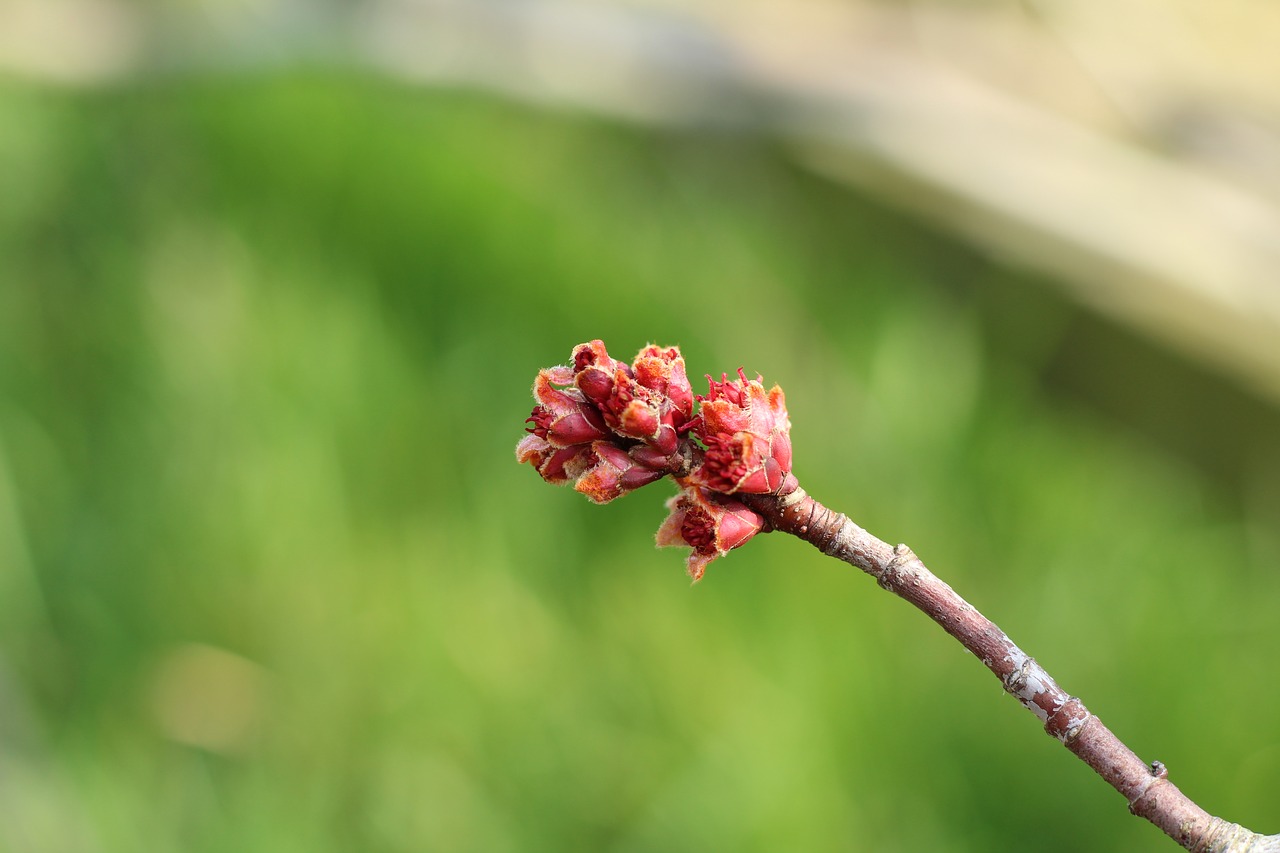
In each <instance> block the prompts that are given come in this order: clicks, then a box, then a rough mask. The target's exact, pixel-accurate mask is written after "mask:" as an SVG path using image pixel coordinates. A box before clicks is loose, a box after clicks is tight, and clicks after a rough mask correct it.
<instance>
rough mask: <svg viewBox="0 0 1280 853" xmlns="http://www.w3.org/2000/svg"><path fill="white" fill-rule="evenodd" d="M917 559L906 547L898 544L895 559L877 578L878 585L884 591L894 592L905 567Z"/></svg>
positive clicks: (892, 559)
mask: <svg viewBox="0 0 1280 853" xmlns="http://www.w3.org/2000/svg"><path fill="white" fill-rule="evenodd" d="M915 559H917V557H916V554H915V552H914V551H912V550H911V549H910V548H908V547H907V546H906V545H903V544H902V543H898V544H897V545H894V546H893V557H892V558H891V559H890V560H889V564H888V565H886V566H885V567H884V568H883V569H882V570H881V571H880V574H878V575H877V576H876V583H878V584H880V586H881V587H882V588H884V589H888V590H892V589H893V588H894V587H895V586H897V583H898V574H899V573H900V572H901V571H902V568H903V566H905V565H906V564H907V563H910V562H911V561H913V560H915Z"/></svg>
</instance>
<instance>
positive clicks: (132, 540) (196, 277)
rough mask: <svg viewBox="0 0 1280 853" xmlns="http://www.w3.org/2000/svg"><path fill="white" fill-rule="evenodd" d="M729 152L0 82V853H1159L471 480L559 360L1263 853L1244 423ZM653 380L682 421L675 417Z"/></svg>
mask: <svg viewBox="0 0 1280 853" xmlns="http://www.w3.org/2000/svg"><path fill="white" fill-rule="evenodd" d="M1036 285H1037V283H1036V282H1034V281H1030V280H1028V279H1027V277H1026V275H1025V274H1023V273H1020V272H1018V271H1016V270H1010V269H1006V268H1002V267H1001V266H1000V265H998V264H997V263H995V262H993V261H992V260H990V259H988V258H985V257H983V256H981V255H979V254H977V253H975V252H974V251H972V250H971V249H968V248H965V247H963V246H960V245H957V244H955V243H953V242H950V241H949V240H948V239H946V238H943V237H941V236H939V235H938V234H936V233H933V232H931V231H929V230H927V229H925V228H924V227H922V226H921V225H920V224H919V223H917V222H915V221H912V220H909V219H906V218H903V217H901V216H899V215H897V214H895V213H893V212H891V211H889V210H886V209H883V208H881V207H879V206H877V205H876V204H875V203H873V202H871V201H869V200H867V199H865V198H861V197H859V196H857V195H855V194H853V193H851V192H849V191H847V190H845V189H842V188H838V187H835V186H832V185H829V184H827V183H824V182H823V181H821V180H819V179H817V178H815V177H813V176H811V175H808V174H806V173H804V172H802V171H799V170H798V169H797V168H795V167H794V166H792V165H790V164H789V161H788V159H787V158H785V157H783V156H780V154H779V152H778V151H776V150H774V149H773V148H771V146H770V145H769V144H768V143H765V142H760V141H758V140H752V139H748V138H744V137H739V136H734V135H732V134H728V133H712V132H702V133H695V132H682V133H676V132H662V131H653V130H639V129H632V128H626V127H622V126H618V125H612V124H607V123H602V122H598V121H594V120H590V119H587V118H583V117H580V116H573V115H558V114H555V113H552V112H546V111H538V110H534V109H531V108H529V107H523V106H517V105H513V104H511V103H508V102H504V101H501V100H496V99H492V98H486V97H484V96H480V95H475V94H466V93H462V92H448V91H440V90H430V91H428V90H422V89H415V88H407V87H401V86H398V85H394V84H391V83H388V82H386V81H384V80H381V79H378V78H375V77H368V76H363V75H360V74H356V73H354V72H338V71H331V72H323V73H322V72H301V71H276V72H270V73H256V74H245V75H239V76H236V75H230V76H228V75H221V76H201V75H191V76H186V77H171V78H154V79H151V80H149V81H147V82H145V83H142V84H135V85H128V86H120V87H113V88H104V89H98V90H81V91H74V92H73V91H70V90H63V89H58V88H51V87H47V86H42V85H40V84H36V83H31V82H19V81H17V80H9V81H8V82H6V83H4V84H3V85H2V86H0V850H5V851H15V853H18V851H24V852H25V851H50V852H51V853H53V851H138V850H150V851H167V850H174V851H177V850H181V851H194V853H203V851H273V853H285V852H286V851H306V853H320V851H485V853H489V852H490V851H492V852H493V853H498V852H499V851H578V850H582V851H595V850H608V851H620V852H621V851H626V852H627V853H630V852H631V851H637V853H638V851H679V850H734V851H778V850H805V851H858V850H877V851H881V853H887V852H888V851H920V850H932V851H979V850H982V851H990V850H1009V851H1013V850H1026V849H1029V848H1033V849H1037V850H1045V851H1053V850H1062V851H1067V850H1073V851H1074V850H1162V849H1172V847H1171V844H1170V842H1168V841H1167V840H1166V839H1164V838H1163V837H1162V836H1161V835H1160V833H1159V832H1158V830H1156V829H1154V828H1153V827H1152V826H1150V825H1148V824H1146V823H1145V822H1143V821H1140V820H1137V819H1135V818H1133V817H1131V816H1130V815H1128V814H1127V812H1126V809H1125V804H1124V802H1123V800H1122V799H1121V798H1120V797H1119V796H1118V795H1117V794H1115V793H1114V792H1113V791H1112V790H1110V789H1109V788H1108V787H1106V786H1105V785H1104V784H1103V783H1102V782H1101V781H1100V780H1098V779H1097V778H1096V777H1094V776H1093V774H1092V773H1091V772H1090V771H1088V770H1087V768H1085V767H1084V766H1083V765H1082V764H1080V763H1079V762H1078V761H1077V760H1076V759H1075V758H1073V757H1072V756H1071V755H1070V754H1069V753H1067V752H1066V751H1065V750H1063V749H1062V748H1061V747H1060V746H1059V745H1058V744H1057V743H1056V742H1054V741H1053V740H1052V739H1050V738H1047V737H1046V736H1045V735H1044V734H1043V733H1042V732H1041V730H1040V727H1039V725H1038V724H1037V722H1036V721H1035V720H1034V719H1033V718H1032V717H1031V716H1030V715H1029V714H1027V713H1026V712H1025V711H1023V710H1022V709H1021V708H1019V707H1018V705H1017V703H1015V702H1013V701H1012V700H1010V699H1009V698H1008V697H1006V696H1004V695H1003V693H1002V691H1001V689H1000V687H999V685H998V684H997V683H996V682H995V681H994V680H993V679H992V678H991V677H990V675H989V674H988V673H986V672H985V671H984V670H983V668H982V667H981V666H980V665H979V664H978V663H977V662H976V661H974V660H972V659H971V658H970V657H969V656H968V655H966V654H965V653H964V652H963V651H962V650H961V649H960V648H959V646H958V645H956V644H955V643H954V642H953V641H951V640H950V639H949V638H947V637H946V636H945V635H944V634H943V633H942V632H941V631H939V630H937V628H936V627H934V626H933V625H931V624H930V623H929V622H928V621H927V620H926V619H925V618H924V617H922V616H921V615H920V614H918V613H916V612H914V611H913V610H911V608H909V607H908V606H906V605H905V604H903V603H902V602H900V601H897V600H896V599H894V598H892V597H891V596H888V595H886V594H884V593H883V592H881V591H880V590H879V589H878V588H877V587H876V586H875V585H874V584H873V583H872V582H871V581H870V580H869V579H867V578H866V577H864V576H862V575H860V574H858V573H857V572H855V571H853V570H851V569H849V568H847V567H844V566H842V565H840V564H838V563H835V562H833V561H830V560H827V559H825V558H823V557H821V555H819V554H818V553H817V552H816V551H814V550H813V549H812V548H810V547H808V546H806V545H804V544H803V543H800V542H798V541H795V540H788V539H783V538H782V537H765V538H762V539H759V540H757V541H755V542H753V543H752V544H751V545H750V547H748V548H745V549H743V550H742V551H739V552H735V553H733V554H732V555H730V556H729V557H728V558H726V559H724V560H722V561H718V562H716V563H715V564H714V565H713V566H712V567H711V569H710V571H709V573H708V575H707V578H706V579H705V581H704V582H702V583H701V584H698V585H697V586H694V587H692V588H691V587H690V585H689V584H688V582H687V579H686V578H685V576H684V575H683V565H682V558H681V555H680V554H679V553H677V552H671V551H667V552H659V551H656V550H655V549H654V548H653V531H654V530H655V529H656V528H657V525H658V523H659V522H660V520H661V519H662V517H663V509H662V501H663V500H664V498H665V497H666V496H667V495H668V494H669V493H670V492H671V491H672V489H671V488H670V487H669V486H668V485H665V484H660V485H656V486H654V487H653V488H652V489H646V490H644V491H642V492H640V493H639V494H637V495H634V496H630V497H628V498H627V499H625V500H623V501H620V502H617V503H614V504H611V505H609V506H607V507H596V506H592V505H589V504H588V503H587V502H586V501H585V500H583V499H582V498H580V497H578V496H576V495H574V494H573V493H572V492H570V491H567V490H554V489H552V488H551V487H549V486H547V485H545V484H544V483H542V482H541V481H540V480H539V479H538V478H537V476H536V475H535V474H534V472H533V471H532V470H531V469H529V468H527V467H525V468H521V467H519V466H517V465H516V463H515V461H514V457H513V448H514V446H515V443H516V441H517V439H518V438H519V437H520V436H521V434H522V433H521V429H522V426H523V424H522V423H521V422H522V420H523V419H524V418H525V417H526V415H527V414H528V410H529V408H530V406H531V405H532V401H531V399H530V397H529V386H530V384H531V382H532V379H533V376H534V374H535V372H536V371H537V369H538V368H539V367H542V366H546V365H549V364H554V363H560V362H563V361H564V360H565V359H567V357H568V355H569V351H570V349H571V348H572V346H573V345H574V344H576V343H579V342H581V341H584V340H588V339H591V338H595V337H600V338H603V339H604V340H605V341H606V342H607V343H608V345H609V346H610V348H611V350H612V351H613V354H614V355H616V356H618V357H622V358H629V357H630V356H631V355H632V354H633V353H634V352H635V350H637V349H638V348H639V347H641V346H642V345H644V344H645V343H647V342H649V341H654V342H657V343H661V344H679V345H680V346H681V347H682V348H683V350H684V352H685V355H686V358H687V359H688V363H689V368H690V373H691V374H692V375H694V376H700V375H701V374H702V373H705V372H715V373H717V374H718V373H720V372H721V371H733V370H735V369H736V368H737V367H738V366H739V365H742V366H745V367H746V369H747V370H748V371H751V372H757V371H758V372H761V373H763V374H764V376H765V379H766V380H767V381H769V382H779V383H781V384H782V385H783V387H784V388H785V389H786V392H787V398H788V402H789V406H790V410H791V415H792V420H793V422H794V430H793V437H794V440H795V447H796V472H797V474H798V476H799V477H800V479H801V481H802V483H804V485H805V486H806V487H807V488H808V489H809V491H810V492H812V493H814V494H815V495H816V496H818V497H819V498H820V499H822V500H824V501H825V502H827V503H828V504H830V505H831V506H833V507H835V508H837V509H840V510H843V511H845V512H847V513H849V514H850V515H851V516H852V517H853V518H854V519H855V520H857V521H858V522H859V523H860V524H862V525H863V526H865V527H867V528H868V529H869V530H871V531H872V532H875V533H877V534H878V535H880V536H881V537H883V538H886V539H889V540H891V541H894V542H897V541H905V542H907V543H909V544H911V545H912V546H913V548H914V549H915V550H916V552H917V553H918V554H920V555H921V557H922V558H923V559H924V560H925V561H926V562H927V563H928V564H929V565H930V567H932V568H933V569H934V570H935V571H936V572H937V573H938V574H939V575H941V576H942V577H943V578H944V579H945V580H947V581H949V582H950V583H951V584H952V585H953V586H955V587H956V588H957V590H958V591H960V593H961V594H962V595H965V596H966V597H967V598H968V599H969V600H970V601H971V602H973V603H974V604H975V605H976V606H978V607H979V608H980V609H982V610H983V611H984V612H986V613H987V614H988V615H989V616H991V617H992V618H993V619H994V620H995V621H996V622H997V623H999V624H1000V625H1001V626H1002V627H1003V628H1004V629H1005V630H1006V631H1007V632H1009V634H1010V635H1011V636H1012V637H1013V638H1014V640H1015V641H1017V642H1018V643H1019V644H1020V645H1021V646H1022V647H1023V648H1024V649H1026V650H1027V651H1028V652H1029V653H1031V654H1033V655H1035V656H1036V657H1037V658H1038V659H1039V660H1040V661H1041V662H1042V663H1043V664H1044V665H1045V666H1046V668H1047V669H1048V670H1049V671H1050V672H1051V673H1053V674H1054V675H1055V676H1056V677H1057V679H1058V680H1059V681H1060V682H1061V684H1062V685H1063V686H1064V688H1065V689H1067V690H1068V691H1071V692H1073V693H1077V694H1079V695H1081V696H1082V698H1083V699H1084V700H1085V702H1086V703H1087V704H1088V705H1089V706H1090V708H1091V709H1092V710H1093V711H1094V712H1095V713H1097V714H1098V715H1099V716H1101V717H1102V718H1103V719H1104V720H1105V721H1106V722H1107V723H1108V724H1109V725H1110V726H1111V728H1112V729H1113V730H1115V731H1116V732H1117V733H1118V734H1120V736H1121V737H1122V738H1124V739H1125V740H1126V741H1127V742H1128V743H1129V744H1130V745H1131V746H1132V747H1133V748H1134V749H1135V750H1137V751H1138V752H1139V754H1140V755H1141V756H1142V757H1143V758H1144V759H1147V760H1151V759H1159V760H1161V761H1164V762H1165V763H1166V764H1167V765H1168V766H1169V767H1170V770H1171V774H1172V778H1173V779H1174V781H1175V782H1177V783H1178V784H1179V785H1180V786H1181V787H1182V788H1183V789H1184V790H1185V791H1186V792H1187V793H1188V794H1190V795H1191V796H1192V797H1193V798H1195V799H1197V800H1198V801H1199V802H1200V803H1201V804H1202V805H1203V806H1204V807H1206V808H1207V809H1208V810H1210V811H1211V812H1214V813H1216V814H1222V815H1223V816H1225V817H1227V818H1228V819H1230V820H1234V821H1238V822H1241V823H1244V824H1245V825H1248V826H1250V827H1252V828H1254V829H1257V830H1260V831H1268V832H1274V831H1280V805H1278V804H1277V802H1276V798H1275V791H1277V790H1280V735H1278V734H1277V728H1276V707H1277V702H1278V701H1280V679H1277V678H1276V677H1275V670H1276V662H1275V661H1276V659H1275V651H1276V649H1277V648H1280V620H1277V619H1276V618H1275V613H1276V608H1277V602H1280V579H1278V577H1277V573H1276V571H1275V567H1276V566H1277V564H1280V525H1278V524H1277V522H1278V521H1280V414H1278V413H1277V411H1276V409H1275V408H1274V407H1272V406H1269V405H1267V404H1264V403H1261V402H1259V401H1257V400H1255V399H1254V398H1251V397H1249V396H1247V395H1245V394H1244V393H1242V392H1240V391H1238V390H1236V389H1235V387H1234V386H1232V385H1231V384H1230V383H1229V382H1228V381H1226V380H1223V379H1221V378H1219V377H1218V376H1217V375H1216V374H1210V373H1207V372H1205V371H1203V370H1202V369H1201V368H1199V367H1198V366H1196V365H1194V364H1191V363H1188V362H1185V361H1182V360H1180V359H1179V358H1178V357H1175V356H1172V355H1170V354H1169V353H1167V352H1165V351H1164V350H1162V349H1158V348H1155V347H1153V346H1151V345H1148V344H1147V343H1144V342H1143V341H1141V340H1138V339H1135V338H1134V337H1132V336H1131V335H1130V334H1129V333H1128V332H1127V331H1125V330H1123V329H1120V328H1116V327H1113V326H1111V325H1109V324H1108V323H1106V322H1104V321H1102V320H1099V319H1097V318H1095V317H1094V316H1093V315H1091V314H1088V313H1086V312H1083V311H1082V310H1081V309H1079V308H1077V307H1076V306H1075V305H1074V304H1072V303H1069V302H1066V301H1063V300H1062V299H1061V297H1059V296H1058V295H1057V294H1056V292H1055V291H1052V290H1050V289H1047V288H1044V287H1040V286H1036ZM698 385H699V383H698V382H695V387H697V386H698Z"/></svg>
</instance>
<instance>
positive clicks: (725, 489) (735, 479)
mask: <svg viewBox="0 0 1280 853" xmlns="http://www.w3.org/2000/svg"><path fill="white" fill-rule="evenodd" d="M707 382H708V383H709V384H710V391H709V392H708V393H707V395H706V396H705V397H699V398H698V399H699V400H700V401H701V402H702V407H701V409H700V411H699V413H698V417H697V418H695V419H694V422H693V433H694V434H695V435H696V436H697V437H698V438H699V439H701V440H702V443H703V444H704V445H705V446H706V453H705V455H704V457H703V462H702V465H700V466H699V467H698V469H697V470H696V471H694V472H693V475H692V477H691V479H692V480H693V481H694V482H695V483H697V484H699V485H701V486H705V487H706V488H708V489H711V490H712V491H715V492H719V493H721V494H726V495H730V494H733V493H735V492H743V493H747V494H768V493H773V492H779V491H780V490H781V489H783V488H784V487H785V485H787V484H788V483H789V482H790V481H793V480H794V478H789V477H788V475H789V474H790V473H791V436H790V432H791V420H790V418H789V417H788V416H787V407H786V400H785V398H784V397H783V394H782V389H781V388H779V387H778V386H777V385H775V386H773V388H771V389H769V390H768V391H765V390H764V385H763V384H761V381H760V378H759V377H757V378H755V379H751V380H748V379H747V377H746V374H745V373H743V371H742V369H741V368H739V369H738V379H736V380H734V381H729V380H728V377H727V376H721V381H719V382H716V381H715V380H714V379H712V378H711V377H710V376H708V377H707Z"/></svg>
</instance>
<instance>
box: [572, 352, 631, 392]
mask: <svg viewBox="0 0 1280 853" xmlns="http://www.w3.org/2000/svg"><path fill="white" fill-rule="evenodd" d="M572 370H573V381H574V382H575V383H576V384H577V386H578V388H579V389H580V390H581V391H582V393H583V394H585V395H586V397H587V399H589V400H593V401H595V402H596V403H602V402H604V401H605V400H607V399H609V394H610V393H612V391H613V383H614V377H615V375H616V374H617V373H618V372H619V371H621V372H622V373H623V374H624V375H629V374H630V372H631V368H629V367H627V365H625V364H623V363H622V362H620V361H618V360H616V359H614V358H611V357H610V356H609V352H608V350H606V349H605V348H604V341H600V340H595V341H589V342H588V343H585V344H578V345H577V346H576V347H574V348H573V368H572Z"/></svg>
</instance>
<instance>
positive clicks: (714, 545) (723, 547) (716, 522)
mask: <svg viewBox="0 0 1280 853" xmlns="http://www.w3.org/2000/svg"><path fill="white" fill-rule="evenodd" d="M667 509H668V510H669V511H670V514H669V515H668V516H667V518H666V520H665V521H664V522H662V526H661V527H659V528H658V545H659V546H662V547H666V546H674V547H686V548H690V549H692V550H691V551H690V553H689V559H688V570H689V577H691V578H693V579H694V580H695V581H696V580H699V579H700V578H701V577H702V575H703V573H704V572H705V571H706V569H707V564H708V563H710V562H711V561H712V560H714V559H716V558H717V557H722V556H724V555H725V554H727V553H728V552H729V551H731V550H733V549H734V548H737V547H738V546H740V545H742V544H744V543H745V542H746V541H747V540H748V539H750V538H751V537H752V536H755V535H756V534H757V533H759V532H760V531H761V530H762V529H763V528H764V518H762V517H761V516H760V515H758V514H757V513H755V512H754V511H752V510H751V509H749V508H748V507H747V506H746V505H745V504H742V503H740V502H738V501H735V500H733V499H731V498H724V497H721V496H719V495H716V494H713V493H712V492H709V491H707V490H706V489H700V488H697V487H685V488H683V489H681V491H680V493H679V494H677V495H676V496H675V497H673V498H671V499H670V500H668V501H667Z"/></svg>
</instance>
